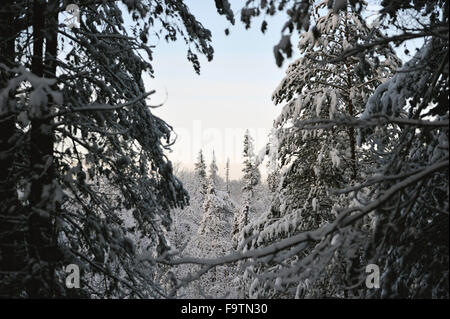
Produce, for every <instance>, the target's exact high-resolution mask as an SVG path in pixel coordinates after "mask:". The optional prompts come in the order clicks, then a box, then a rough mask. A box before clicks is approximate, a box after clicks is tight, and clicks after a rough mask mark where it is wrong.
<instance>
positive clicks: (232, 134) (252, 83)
mask: <svg viewBox="0 0 450 319" xmlns="http://www.w3.org/2000/svg"><path fill="white" fill-rule="evenodd" d="M231 3H232V9H233V10H234V12H235V16H236V20H237V21H236V25H235V26H231V25H230V24H229V22H228V21H226V19H225V17H222V16H219V15H218V13H217V11H216V8H215V5H214V1H212V0H202V1H199V0H187V1H186V4H187V5H188V7H189V8H190V9H191V12H192V13H193V14H194V15H195V16H196V17H197V19H198V20H199V21H200V22H202V24H203V25H204V26H205V27H206V28H208V29H209V30H211V32H212V36H213V38H212V41H213V42H212V44H213V47H214V50H215V53H214V59H213V61H211V62H207V61H206V59H205V58H202V59H201V60H200V61H201V74H200V75H197V74H196V73H195V72H194V69H193V67H192V65H191V64H190V62H188V61H187V59H186V46H185V45H184V43H182V42H181V41H178V42H177V43H168V44H167V43H165V41H163V40H161V41H160V42H159V43H158V45H157V47H156V49H155V53H154V60H153V67H154V69H155V79H149V80H148V82H147V85H148V86H149V88H152V89H156V90H157V92H158V93H157V94H156V95H154V96H153V97H152V99H151V101H150V103H152V104H159V103H161V102H163V101H165V104H164V106H163V107H161V108H159V109H155V110H154V113H155V114H156V115H157V116H159V117H161V118H162V119H164V120H165V121H166V122H167V123H168V124H169V125H171V126H173V128H174V130H175V132H176V133H177V135H178V139H177V141H176V143H175V144H174V146H173V147H172V149H173V152H172V153H171V154H169V158H170V159H171V160H172V161H173V162H174V163H177V162H178V163H180V164H181V166H183V167H189V168H192V167H193V163H194V162H195V161H196V158H197V154H198V151H199V150H200V148H201V149H202V150H203V153H204V155H205V157H206V160H207V164H209V162H210V160H211V158H212V151H213V150H214V151H215V154H216V158H217V162H218V167H219V174H220V175H221V176H224V172H225V162H226V160H227V158H230V164H231V173H230V175H231V178H233V179H235V178H239V177H240V176H241V169H242V155H241V154H242V141H243V135H244V132H245V130H246V129H249V130H250V133H251V135H252V136H253V138H254V139H255V144H256V145H255V149H256V151H258V150H259V149H260V148H262V147H263V146H264V145H265V143H266V142H267V134H268V132H269V130H270V128H271V127H272V123H273V120H274V119H275V118H276V117H277V115H278V114H279V113H280V110H281V106H275V105H274V104H273V103H272V101H271V94H272V92H273V91H274V90H275V88H276V87H277V85H278V84H279V83H280V81H281V79H282V78H283V76H284V70H285V68H286V67H287V65H288V64H287V63H285V64H284V65H283V67H282V68H278V67H277V66H276V64H275V60H274V57H273V46H274V45H275V44H276V43H277V42H278V41H279V39H280V32H281V28H282V24H283V21H285V20H283V18H284V13H283V15H278V16H276V17H275V18H270V17H269V18H268V20H267V21H268V23H269V26H268V30H267V31H266V34H265V35H263V34H262V33H261V31H260V24H261V22H262V20H261V19H258V23H255V24H254V25H253V27H252V28H251V29H249V30H245V28H244V26H243V24H242V23H241V22H240V21H239V17H240V15H239V13H238V11H237V10H238V9H239V8H240V7H241V6H242V5H243V3H244V1H231ZM227 27H229V29H230V31H231V32H230V35H229V36H226V35H225V33H224V29H225V28H227ZM153 40H155V41H156V38H155V39H153ZM296 40H297V39H296V38H294V39H293V44H295V42H296ZM294 51H295V50H294ZM290 61H292V60H290ZM166 90H167V100H166ZM261 170H262V172H263V174H264V166H263V167H261Z"/></svg>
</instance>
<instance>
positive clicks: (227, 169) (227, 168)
mask: <svg viewBox="0 0 450 319" xmlns="http://www.w3.org/2000/svg"><path fill="white" fill-rule="evenodd" d="M225 191H226V192H227V193H228V195H229V194H230V193H231V189H230V159H229V158H227V163H226V165H225Z"/></svg>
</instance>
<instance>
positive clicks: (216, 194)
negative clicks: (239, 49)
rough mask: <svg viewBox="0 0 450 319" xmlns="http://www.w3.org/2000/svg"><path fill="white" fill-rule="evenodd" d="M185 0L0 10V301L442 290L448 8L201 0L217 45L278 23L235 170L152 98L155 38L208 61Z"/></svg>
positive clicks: (47, 3) (404, 0) (191, 58)
mask: <svg viewBox="0 0 450 319" xmlns="http://www.w3.org/2000/svg"><path fill="white" fill-rule="evenodd" d="M202 1H205V2H213V1H212V0H202ZM188 2H189V1H182V0H102V1H95V0H70V1H67V0H5V1H2V6H1V7H0V53H1V54H0V297H1V298H8V299H9V298H26V299H28V298H83V299H85V298H87V299H136V298H141V299H159V298H164V299H166V298H177V299H178V298H180V299H201V298H207V299H211V298H219V299H225V298H232V299H294V298H295V299H321V298H336V299H374V298H376V299H378V298H389V299H391V298H408V299H411V298H412V299H416V298H421V299H422V298H426V299H448V298H449V213H448V211H449V185H448V181H449V62H448V61H449V56H448V54H449V43H448V41H449V26H448V23H449V3H448V1H445V0H429V1H425V0H398V1H388V0H380V1H375V0H374V1H364V0H324V1H323V0H320V1H314V0H246V1H241V3H240V5H238V7H236V6H235V4H236V2H235V1H229V0H214V6H215V9H216V12H215V15H216V17H215V18H216V19H223V20H224V21H226V23H228V25H229V27H228V28H225V29H224V30H223V32H224V33H225V34H226V35H227V37H230V38H232V37H233V28H234V27H235V26H236V25H238V24H240V25H243V26H244V27H245V29H249V30H252V29H257V30H258V32H261V33H263V34H266V32H267V28H268V27H269V26H270V21H271V20H270V19H271V18H272V17H275V16H277V17H279V16H282V17H285V18H284V21H283V22H284V26H283V27H282V29H281V30H279V31H280V36H279V38H272V37H268V36H266V37H265V41H268V42H269V43H271V45H272V46H273V52H272V53H271V54H273V60H272V63H273V64H274V66H275V67H277V68H281V69H283V70H284V71H285V73H284V78H283V79H282V81H281V82H280V83H279V85H278V87H274V88H273V90H272V92H265V93H268V94H271V98H272V103H273V104H274V105H273V107H274V108H277V110H278V116H277V117H276V118H274V119H273V126H272V128H271V130H270V133H269V134H268V136H266V139H265V143H264V145H265V146H264V147H263V148H262V149H258V148H257V147H256V145H255V140H254V136H252V132H251V130H247V131H246V132H245V134H244V136H243V143H242V145H241V146H240V147H241V162H240V171H241V173H242V175H241V177H240V178H232V177H231V175H230V161H229V160H228V161H227V163H226V166H225V169H224V170H222V169H220V170H219V168H218V165H217V160H216V155H215V154H214V153H212V154H209V153H208V154H206V152H205V151H204V150H203V149H196V150H195V152H196V154H197V156H196V159H195V163H194V166H193V169H189V168H186V167H183V166H180V165H178V164H177V163H176V161H173V160H171V159H169V156H168V154H169V152H170V150H171V148H172V147H173V145H174V144H176V143H178V142H177V140H176V139H175V136H176V134H175V131H174V128H173V127H172V126H171V124H170V123H168V122H166V121H165V120H164V118H162V117H159V116H157V115H156V114H155V111H156V110H155V109H156V108H159V107H164V105H157V104H154V103H152V102H151V100H150V98H151V97H152V96H153V95H155V94H156V89H154V88H151V89H149V88H148V85H147V84H146V81H147V80H146V79H147V78H146V77H147V76H149V77H158V73H157V72H155V66H156V63H157V62H156V60H154V58H153V57H154V55H155V52H157V51H158V45H154V44H153V43H152V42H151V41H150V40H149V39H150V38H151V37H152V36H153V37H154V36H155V35H157V37H158V39H160V40H161V41H164V42H167V43H174V42H176V41H181V42H182V43H183V45H184V49H185V56H186V59H185V60H187V61H182V62H187V63H189V64H191V65H192V67H193V70H192V72H193V73H198V74H201V72H202V67H203V64H204V63H203V62H201V61H203V59H205V60H206V61H212V60H213V58H214V55H215V54H216V52H215V50H214V44H215V43H214V38H213V37H212V33H211V31H210V30H209V29H208V28H207V27H205V25H207V21H200V19H198V18H197V17H196V16H195V15H194V14H193V13H191V10H190V7H189V5H188V4H186V3H188ZM372 3H376V5H377V7H378V8H379V10H378V11H377V13H376V17H375V18H371V19H368V10H367V7H368V5H369V4H372ZM232 4H233V6H232ZM63 14H66V15H65V16H67V15H69V16H70V17H71V19H64V18H63ZM217 54H218V53H217ZM405 57H406V58H405ZM206 63H209V62H206ZM169 96H170V95H169ZM199 99H200V97H199ZM179 107H180V109H181V108H183V105H179ZM242 108H245V105H242ZM235 116H241V115H239V114H236V115H235ZM255 116H257V115H255ZM211 156H212V157H211ZM206 158H208V159H211V160H206ZM262 169H264V170H265V171H266V172H267V174H262V173H261V170H262Z"/></svg>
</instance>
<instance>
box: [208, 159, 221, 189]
mask: <svg viewBox="0 0 450 319" xmlns="http://www.w3.org/2000/svg"><path fill="white" fill-rule="evenodd" d="M218 170H219V169H218V167H217V164H216V154H215V153H214V151H213V154H212V160H211V164H209V182H210V183H212V185H213V187H217V183H218V179H217V171H218Z"/></svg>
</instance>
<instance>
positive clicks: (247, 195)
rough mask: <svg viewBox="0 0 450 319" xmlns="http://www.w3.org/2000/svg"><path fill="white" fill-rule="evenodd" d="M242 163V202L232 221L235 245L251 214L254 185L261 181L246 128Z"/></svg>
mask: <svg viewBox="0 0 450 319" xmlns="http://www.w3.org/2000/svg"><path fill="white" fill-rule="evenodd" d="M243 158H244V161H243V164H244V167H243V169H242V172H243V173H244V175H243V177H242V183H243V186H242V204H241V209H240V210H239V211H236V212H235V216H234V221H233V230H232V238H233V241H234V244H235V247H237V243H238V241H239V236H240V235H241V233H242V230H243V228H244V227H245V226H246V225H247V223H248V221H249V215H250V214H253V211H254V208H253V199H254V196H255V191H256V189H255V188H256V187H257V186H258V184H260V182H261V174H260V172H259V169H258V166H257V164H256V159H255V154H254V151H253V139H252V137H251V136H250V132H249V131H248V130H247V131H246V132H245V135H244V150H243Z"/></svg>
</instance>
